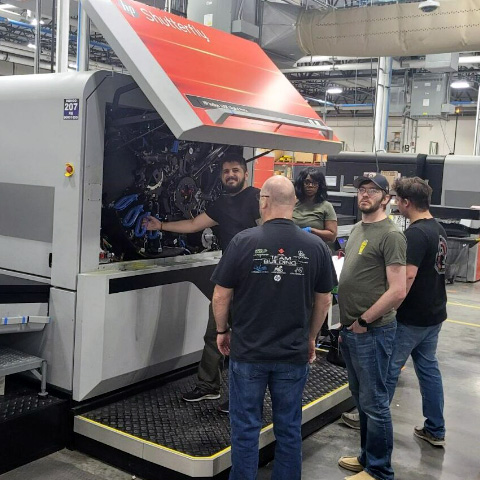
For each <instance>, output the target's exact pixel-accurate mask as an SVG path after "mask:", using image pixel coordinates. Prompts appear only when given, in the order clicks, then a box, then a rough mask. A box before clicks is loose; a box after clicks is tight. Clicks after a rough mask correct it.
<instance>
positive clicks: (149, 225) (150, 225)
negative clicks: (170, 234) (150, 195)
mask: <svg viewBox="0 0 480 480" xmlns="http://www.w3.org/2000/svg"><path fill="white" fill-rule="evenodd" d="M162 223H163V222H161V221H160V220H159V219H158V218H155V217H152V216H149V217H145V218H144V219H143V222H142V227H145V228H146V229H147V230H162Z"/></svg>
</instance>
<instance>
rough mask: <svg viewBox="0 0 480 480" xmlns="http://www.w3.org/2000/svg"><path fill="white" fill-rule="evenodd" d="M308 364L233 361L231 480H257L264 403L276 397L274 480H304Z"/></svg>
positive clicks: (231, 389)
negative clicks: (303, 429) (268, 397)
mask: <svg viewBox="0 0 480 480" xmlns="http://www.w3.org/2000/svg"><path fill="white" fill-rule="evenodd" d="M309 370H310V367H309V365H308V364H300V365H299V364H290V363H244V362H236V361H234V360H230V366H229V385H230V426H231V430H232V432H231V436H232V470H231V471H230V477H229V478H230V480H255V479H256V478H257V471H258V443H259V434H260V429H261V428H262V412H263V399H264V396H265V391H266V389H267V386H268V388H269V390H270V395H271V397H272V413H273V431H274V433H275V438H276V440H277V443H276V446H275V461H274V464H273V472H272V480H300V478H301V476H302V433H301V425H302V393H303V388H304V387H305V383H306V381H307V377H308V372H309Z"/></svg>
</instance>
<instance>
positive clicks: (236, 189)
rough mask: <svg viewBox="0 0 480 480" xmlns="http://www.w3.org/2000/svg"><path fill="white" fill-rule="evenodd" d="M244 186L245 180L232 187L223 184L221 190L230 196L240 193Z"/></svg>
mask: <svg viewBox="0 0 480 480" xmlns="http://www.w3.org/2000/svg"><path fill="white" fill-rule="evenodd" d="M227 182H228V179H227ZM244 185H245V179H243V180H239V181H238V183H236V184H233V185H228V183H224V184H223V188H224V189H225V191H226V192H227V193H230V194H232V193H238V192H240V191H241V190H242V189H243V187H244Z"/></svg>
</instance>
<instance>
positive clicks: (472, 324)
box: [445, 318, 480, 328]
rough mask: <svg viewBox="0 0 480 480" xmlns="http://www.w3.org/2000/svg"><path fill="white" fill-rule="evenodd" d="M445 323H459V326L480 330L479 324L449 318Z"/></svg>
mask: <svg viewBox="0 0 480 480" xmlns="http://www.w3.org/2000/svg"><path fill="white" fill-rule="evenodd" d="M445 321H446V322H450V323H458V324H459V325H467V326H468V327H478V328H480V324H478V323H468V322H459V321H458V320H450V319H449V318H447V319H446V320H445Z"/></svg>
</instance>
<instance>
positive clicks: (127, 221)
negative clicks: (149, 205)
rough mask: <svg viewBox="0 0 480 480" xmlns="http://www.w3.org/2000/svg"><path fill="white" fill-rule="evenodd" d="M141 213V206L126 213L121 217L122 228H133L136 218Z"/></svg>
mask: <svg viewBox="0 0 480 480" xmlns="http://www.w3.org/2000/svg"><path fill="white" fill-rule="evenodd" d="M142 212H143V205H137V206H136V207H133V208H131V209H130V210H129V211H128V213H127V214H126V215H125V216H124V217H123V220H122V225H123V226H124V227H133V225H134V224H135V222H136V221H137V218H138V216H139V215H140V214H141V213H142Z"/></svg>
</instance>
